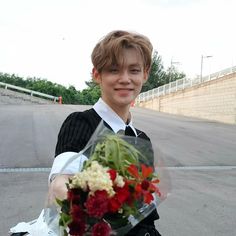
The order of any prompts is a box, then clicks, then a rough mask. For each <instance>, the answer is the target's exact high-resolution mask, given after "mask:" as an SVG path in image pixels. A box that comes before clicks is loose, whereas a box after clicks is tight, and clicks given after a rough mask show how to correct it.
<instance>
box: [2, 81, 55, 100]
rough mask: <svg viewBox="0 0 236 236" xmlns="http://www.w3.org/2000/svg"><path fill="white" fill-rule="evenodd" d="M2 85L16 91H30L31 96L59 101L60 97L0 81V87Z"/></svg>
mask: <svg viewBox="0 0 236 236" xmlns="http://www.w3.org/2000/svg"><path fill="white" fill-rule="evenodd" d="M1 86H2V87H4V88H5V89H10V90H14V91H20V92H24V93H28V94H30V96H36V97H41V98H46V99H51V100H53V101H54V102H57V101H59V97H55V96H52V95H48V94H45V93H40V92H37V91H33V90H30V89H26V88H22V87H18V86H15V85H11V84H6V83H3V82H0V87H1Z"/></svg>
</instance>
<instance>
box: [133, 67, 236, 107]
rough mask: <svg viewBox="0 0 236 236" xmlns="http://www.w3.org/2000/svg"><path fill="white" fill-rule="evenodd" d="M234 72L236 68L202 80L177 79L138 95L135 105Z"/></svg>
mask: <svg viewBox="0 0 236 236" xmlns="http://www.w3.org/2000/svg"><path fill="white" fill-rule="evenodd" d="M234 72H236V66H233V67H230V68H227V69H224V70H221V71H219V72H216V73H213V74H210V75H208V76H204V77H202V78H200V77H198V78H195V79H189V78H183V79H179V80H176V81H174V82H171V83H168V84H165V85H162V86H160V87H158V88H154V89H152V90H149V91H147V92H143V93H140V94H139V96H138V97H137V99H136V100H135V103H136V104H138V103H141V102H145V101H149V100H152V99H154V98H156V97H159V96H161V95H165V94H170V93H172V92H176V91H178V90H182V89H185V88H189V87H192V86H194V85H196V84H201V83H204V82H207V81H210V80H214V79H218V78H221V77H223V76H225V75H228V74H231V73H234Z"/></svg>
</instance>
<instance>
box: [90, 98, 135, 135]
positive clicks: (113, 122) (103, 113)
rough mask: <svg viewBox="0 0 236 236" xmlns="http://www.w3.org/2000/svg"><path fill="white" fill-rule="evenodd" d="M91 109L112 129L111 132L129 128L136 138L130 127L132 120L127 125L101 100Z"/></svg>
mask: <svg viewBox="0 0 236 236" xmlns="http://www.w3.org/2000/svg"><path fill="white" fill-rule="evenodd" d="M93 109H94V110H95V111H96V112H97V114H98V115H99V116H100V117H101V118H102V119H103V120H104V121H105V122H106V123H107V124H108V125H109V126H110V127H111V128H112V130H113V131H114V132H115V133H117V132H118V131H120V130H125V128H126V126H130V127H131V128H132V130H133V131H134V133H135V135H136V136H137V132H136V130H135V128H134V127H133V125H132V119H130V122H129V124H128V125H126V124H125V122H124V121H123V120H122V119H121V118H120V117H119V116H118V115H117V113H116V112H115V111H113V110H112V109H111V108H110V107H109V106H108V105H107V104H106V103H105V102H104V101H103V100H102V98H99V100H98V101H97V102H96V103H95V104H94V106H93Z"/></svg>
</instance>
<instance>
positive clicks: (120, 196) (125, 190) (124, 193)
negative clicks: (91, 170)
mask: <svg viewBox="0 0 236 236" xmlns="http://www.w3.org/2000/svg"><path fill="white" fill-rule="evenodd" d="M115 191H116V194H115V195H114V196H113V197H112V198H111V199H110V201H109V210H110V211H111V212H113V213H114V212H117V211H118V210H119V209H120V208H121V207H122V205H123V204H124V203H125V202H126V201H129V197H130V192H129V186H128V184H125V185H124V187H122V188H119V187H117V188H116V189H115Z"/></svg>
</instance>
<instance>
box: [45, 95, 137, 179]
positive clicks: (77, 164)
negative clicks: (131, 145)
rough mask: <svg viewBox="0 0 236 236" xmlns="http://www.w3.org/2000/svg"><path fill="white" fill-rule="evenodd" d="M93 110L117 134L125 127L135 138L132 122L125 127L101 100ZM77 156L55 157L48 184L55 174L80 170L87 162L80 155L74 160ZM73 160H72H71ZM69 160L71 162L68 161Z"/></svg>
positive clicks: (75, 153)
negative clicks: (131, 131) (129, 128)
mask: <svg viewBox="0 0 236 236" xmlns="http://www.w3.org/2000/svg"><path fill="white" fill-rule="evenodd" d="M93 109H94V110H95V111H96V113H97V114H98V115H99V116H100V117H101V118H102V119H103V120H104V121H105V122H106V123H107V124H108V125H109V126H110V127H111V128H112V130H113V131H114V132H115V133H117V132H119V131H120V130H123V131H125V128H126V127H127V126H130V127H131V128H132V130H133V131H134V133H135V135H136V136H137V132H136V130H135V128H134V127H133V125H132V120H130V122H129V124H128V125H126V124H125V122H124V121H123V120H122V119H121V118H120V117H119V116H118V115H117V113H115V111H113V110H112V109H111V108H110V107H109V106H108V105H107V104H106V103H105V102H104V101H103V100H102V98H100V99H99V100H98V101H97V102H96V103H95V105H94V106H93ZM76 156H78V153H77V152H64V153H61V154H59V155H58V156H56V158H55V159H54V162H53V165H52V168H51V172H50V174H49V178H48V180H49V183H50V182H51V181H52V179H53V178H54V176H56V175H57V174H59V173H60V174H75V173H76V172H78V171H81V170H82V167H83V163H84V161H85V160H87V157H85V156H84V155H80V158H76ZM73 159H74V160H73ZM70 160H71V161H70ZM67 162H68V165H67V166H66V167H65V164H66V163H67Z"/></svg>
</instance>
